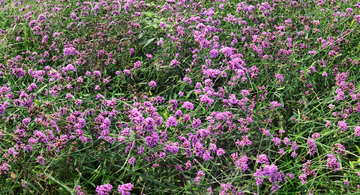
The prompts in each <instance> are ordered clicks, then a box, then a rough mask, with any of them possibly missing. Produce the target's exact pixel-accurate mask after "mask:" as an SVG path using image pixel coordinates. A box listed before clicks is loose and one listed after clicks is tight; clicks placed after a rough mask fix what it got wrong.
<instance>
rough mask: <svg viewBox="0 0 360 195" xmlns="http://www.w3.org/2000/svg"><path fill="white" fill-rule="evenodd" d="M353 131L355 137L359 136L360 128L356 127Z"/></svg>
mask: <svg viewBox="0 0 360 195" xmlns="http://www.w3.org/2000/svg"><path fill="white" fill-rule="evenodd" d="M354 130H355V135H357V136H360V126H356V127H355V128H354Z"/></svg>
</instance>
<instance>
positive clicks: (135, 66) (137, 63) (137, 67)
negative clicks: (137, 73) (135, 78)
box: [134, 61, 141, 69]
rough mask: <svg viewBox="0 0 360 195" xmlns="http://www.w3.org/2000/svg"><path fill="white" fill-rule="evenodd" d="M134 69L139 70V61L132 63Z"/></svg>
mask: <svg viewBox="0 0 360 195" xmlns="http://www.w3.org/2000/svg"><path fill="white" fill-rule="evenodd" d="M134 68H135V69H139V68H141V61H137V62H135V63H134Z"/></svg>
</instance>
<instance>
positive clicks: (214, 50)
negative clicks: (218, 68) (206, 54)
mask: <svg viewBox="0 0 360 195" xmlns="http://www.w3.org/2000/svg"><path fill="white" fill-rule="evenodd" d="M210 55H211V57H212V58H216V57H218V55H219V52H218V50H217V49H212V50H211V51H210Z"/></svg>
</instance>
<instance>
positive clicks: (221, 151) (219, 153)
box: [216, 148, 225, 156]
mask: <svg viewBox="0 0 360 195" xmlns="http://www.w3.org/2000/svg"><path fill="white" fill-rule="evenodd" d="M223 154H225V151H224V150H223V149H222V148H219V149H218V150H217V151H216V155H218V156H222V155H223Z"/></svg>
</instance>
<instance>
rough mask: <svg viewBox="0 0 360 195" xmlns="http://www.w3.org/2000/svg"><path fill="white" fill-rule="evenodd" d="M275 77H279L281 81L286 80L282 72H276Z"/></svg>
mask: <svg viewBox="0 0 360 195" xmlns="http://www.w3.org/2000/svg"><path fill="white" fill-rule="evenodd" d="M275 77H276V78H278V79H279V83H281V82H283V81H284V77H283V75H282V74H276V73H275Z"/></svg>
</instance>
